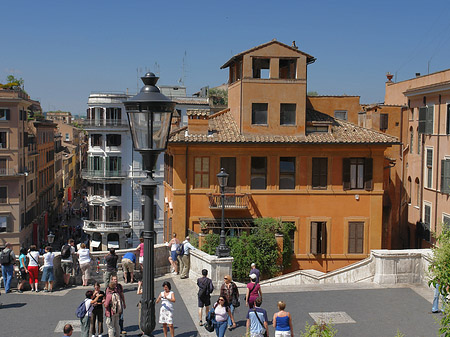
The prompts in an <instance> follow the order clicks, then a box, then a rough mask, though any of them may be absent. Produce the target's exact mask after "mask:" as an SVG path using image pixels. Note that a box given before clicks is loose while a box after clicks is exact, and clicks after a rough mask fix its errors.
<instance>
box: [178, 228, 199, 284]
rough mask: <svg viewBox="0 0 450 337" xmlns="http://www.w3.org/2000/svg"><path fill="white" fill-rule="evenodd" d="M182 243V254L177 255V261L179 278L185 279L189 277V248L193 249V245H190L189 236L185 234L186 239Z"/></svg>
mask: <svg viewBox="0 0 450 337" xmlns="http://www.w3.org/2000/svg"><path fill="white" fill-rule="evenodd" d="M182 245H183V254H182V255H181V258H180V256H178V262H180V273H181V275H180V278H181V279H185V278H189V269H190V267H191V260H190V253H191V250H195V247H194V246H193V245H191V243H190V238H189V236H186V239H185V240H184V241H183V243H182Z"/></svg>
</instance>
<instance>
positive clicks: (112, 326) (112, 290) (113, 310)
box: [104, 282, 123, 337]
mask: <svg viewBox="0 0 450 337" xmlns="http://www.w3.org/2000/svg"><path fill="white" fill-rule="evenodd" d="M104 306H105V316H106V326H107V327H108V335H109V337H120V325H119V319H120V314H121V313H122V310H123V309H122V301H121V296H120V294H119V293H118V289H117V287H116V284H115V283H114V282H110V283H109V285H108V288H106V297H105V303H104Z"/></svg>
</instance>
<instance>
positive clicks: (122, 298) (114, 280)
mask: <svg viewBox="0 0 450 337" xmlns="http://www.w3.org/2000/svg"><path fill="white" fill-rule="evenodd" d="M111 282H112V283H114V284H115V285H116V291H117V293H118V294H119V296H120V301H121V303H122V312H121V313H120V315H119V326H120V331H122V335H125V334H126V333H127V332H126V331H125V329H124V328H123V312H124V310H125V309H126V308H127V305H126V303H125V295H124V291H123V287H122V285H121V284H120V283H119V280H118V279H117V275H114V276H111Z"/></svg>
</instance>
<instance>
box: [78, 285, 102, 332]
mask: <svg viewBox="0 0 450 337" xmlns="http://www.w3.org/2000/svg"><path fill="white" fill-rule="evenodd" d="M98 299H99V295H97V296H96V297H95V298H94V292H93V291H92V290H88V291H86V298H85V299H84V300H83V302H81V303H80V305H79V306H78V308H77V310H76V315H77V317H78V318H79V319H80V323H81V336H82V337H89V327H90V317H91V315H92V310H94V305H95V304H97V301H98Z"/></svg>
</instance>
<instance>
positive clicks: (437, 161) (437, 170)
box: [434, 95, 442, 232]
mask: <svg viewBox="0 0 450 337" xmlns="http://www.w3.org/2000/svg"><path fill="white" fill-rule="evenodd" d="M441 98H442V97H441V95H439V109H438V127H437V145H436V156H435V157H436V190H435V193H434V195H435V198H434V204H435V207H434V231H435V232H437V224H438V214H437V213H438V212H437V210H438V190H440V187H439V184H438V182H439V161H440V160H439V145H440V139H441V137H440V134H441V132H440V129H441Z"/></svg>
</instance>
